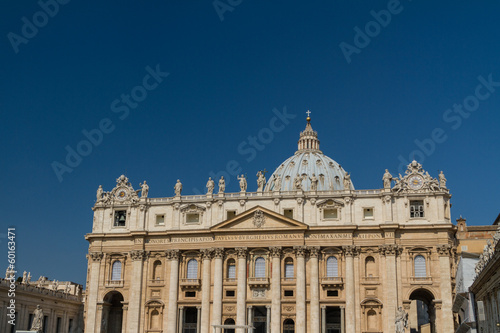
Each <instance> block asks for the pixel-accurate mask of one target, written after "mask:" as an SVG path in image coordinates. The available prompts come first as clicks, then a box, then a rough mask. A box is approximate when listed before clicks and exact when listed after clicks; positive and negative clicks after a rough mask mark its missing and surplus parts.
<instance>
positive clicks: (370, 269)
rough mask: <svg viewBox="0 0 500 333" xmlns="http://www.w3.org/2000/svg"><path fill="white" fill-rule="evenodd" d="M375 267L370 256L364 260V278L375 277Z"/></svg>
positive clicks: (376, 274)
mask: <svg viewBox="0 0 500 333" xmlns="http://www.w3.org/2000/svg"><path fill="white" fill-rule="evenodd" d="M377 276H378V272H377V265H376V264H375V258H373V257H372V256H369V257H366V259H365V277H367V278H370V277H377Z"/></svg>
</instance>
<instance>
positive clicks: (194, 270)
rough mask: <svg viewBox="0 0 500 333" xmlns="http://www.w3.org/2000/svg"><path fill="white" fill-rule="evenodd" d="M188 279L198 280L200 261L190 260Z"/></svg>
mask: <svg viewBox="0 0 500 333" xmlns="http://www.w3.org/2000/svg"><path fill="white" fill-rule="evenodd" d="M186 278H188V279H197V278H198V261H197V260H196V259H190V260H189V261H188V263H187V274H186Z"/></svg>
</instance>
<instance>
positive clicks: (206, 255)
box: [200, 248, 214, 260]
mask: <svg viewBox="0 0 500 333" xmlns="http://www.w3.org/2000/svg"><path fill="white" fill-rule="evenodd" d="M200 252H201V257H202V259H203V260H210V259H212V254H213V252H214V249H212V248H210V249H200Z"/></svg>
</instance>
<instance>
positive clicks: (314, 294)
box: [309, 246, 320, 333]
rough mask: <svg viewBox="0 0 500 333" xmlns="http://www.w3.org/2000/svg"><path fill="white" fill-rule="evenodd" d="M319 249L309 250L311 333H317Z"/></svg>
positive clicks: (318, 324) (318, 323) (318, 321)
mask: <svg viewBox="0 0 500 333" xmlns="http://www.w3.org/2000/svg"><path fill="white" fill-rule="evenodd" d="M318 255H319V247H316V246H314V247H310V248H309V258H310V260H311V272H310V276H311V286H310V287H311V317H310V320H309V322H310V323H311V333H319V329H320V328H319V326H320V320H319V318H320V317H319V270H318V268H319V265H318Z"/></svg>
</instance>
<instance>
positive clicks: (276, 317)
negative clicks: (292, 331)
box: [270, 246, 281, 332]
mask: <svg viewBox="0 0 500 333" xmlns="http://www.w3.org/2000/svg"><path fill="white" fill-rule="evenodd" d="M270 250H271V258H272V264H273V272H272V278H271V298H272V303H271V332H279V331H280V329H281V262H280V258H281V247H278V246H276V247H271V248H270Z"/></svg>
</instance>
